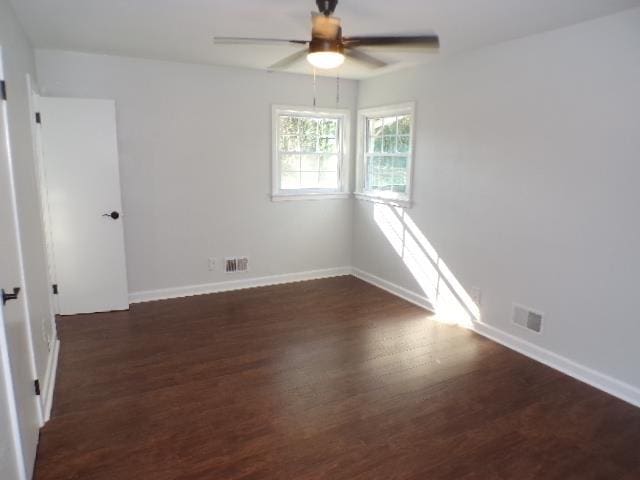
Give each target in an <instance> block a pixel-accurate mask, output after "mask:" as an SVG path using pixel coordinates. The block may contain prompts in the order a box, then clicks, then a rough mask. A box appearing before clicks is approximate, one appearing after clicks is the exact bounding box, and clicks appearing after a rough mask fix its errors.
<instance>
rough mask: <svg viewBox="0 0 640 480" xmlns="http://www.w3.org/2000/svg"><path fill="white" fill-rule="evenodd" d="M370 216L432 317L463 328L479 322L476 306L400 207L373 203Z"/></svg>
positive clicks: (478, 312)
mask: <svg viewBox="0 0 640 480" xmlns="http://www.w3.org/2000/svg"><path fill="white" fill-rule="evenodd" d="M373 218H374V220H375V222H376V225H377V226H378V228H380V230H381V231H382V233H383V234H384V236H385V237H386V238H387V240H388V241H389V243H390V244H391V246H392V247H393V249H394V250H395V252H396V253H397V254H398V256H399V257H400V258H401V259H402V261H403V263H404V265H405V266H406V267H407V269H408V270H409V272H410V273H411V275H413V277H414V278H415V280H416V281H417V282H418V285H420V288H421V289H422V292H423V293H424V295H425V296H426V297H427V298H428V299H429V301H431V303H432V304H433V305H434V306H435V308H436V315H435V317H431V318H432V319H434V320H437V321H439V322H442V323H449V324H456V325H460V326H462V327H466V328H469V327H471V326H472V325H473V323H474V322H479V321H480V309H479V308H478V306H477V305H476V304H475V303H474V301H473V300H472V298H471V296H470V295H469V294H468V293H467V292H466V290H465V289H464V288H463V287H462V285H461V284H460V282H458V280H457V279H456V277H455V276H454V275H453V273H451V270H449V268H448V267H447V265H446V264H445V263H444V261H443V260H442V258H440V255H438V252H437V251H436V250H435V248H433V246H432V245H431V243H430V242H429V240H427V237H426V236H425V235H424V234H423V233H422V232H421V231H420V229H419V228H418V226H417V225H416V224H415V222H414V221H413V220H412V219H411V217H410V216H409V214H408V213H407V212H406V210H405V209H404V208H401V207H394V206H390V205H387V204H382V203H376V204H374V207H373Z"/></svg>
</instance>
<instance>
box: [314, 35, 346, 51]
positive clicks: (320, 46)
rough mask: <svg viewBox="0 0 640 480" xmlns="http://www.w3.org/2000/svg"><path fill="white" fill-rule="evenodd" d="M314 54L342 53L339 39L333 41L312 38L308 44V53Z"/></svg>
mask: <svg viewBox="0 0 640 480" xmlns="http://www.w3.org/2000/svg"><path fill="white" fill-rule="evenodd" d="M315 52H335V53H344V46H343V45H342V41H341V38H340V37H338V38H334V39H330V38H321V37H313V39H311V42H309V53H315Z"/></svg>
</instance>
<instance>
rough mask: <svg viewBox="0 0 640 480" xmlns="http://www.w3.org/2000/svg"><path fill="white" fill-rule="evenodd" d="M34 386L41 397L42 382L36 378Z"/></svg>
mask: <svg viewBox="0 0 640 480" xmlns="http://www.w3.org/2000/svg"><path fill="white" fill-rule="evenodd" d="M33 386H34V387H35V389H36V395H40V380H38V379H37V378H36V380H35V381H34V382H33Z"/></svg>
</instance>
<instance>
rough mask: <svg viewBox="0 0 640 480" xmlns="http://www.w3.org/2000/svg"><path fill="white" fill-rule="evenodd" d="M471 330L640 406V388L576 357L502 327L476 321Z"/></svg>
mask: <svg viewBox="0 0 640 480" xmlns="http://www.w3.org/2000/svg"><path fill="white" fill-rule="evenodd" d="M472 330H473V331H475V332H476V333H478V334H480V335H482V336H484V337H487V338H489V339H490V340H493V341H494V342H497V343H499V344H501V345H504V346H505V347H507V348H510V349H511V350H515V351H516V352H519V353H521V354H523V355H526V356H527V357H529V358H533V359H534V360H537V361H538V362H540V363H544V364H545V365H547V366H549V367H551V368H554V369H556V370H559V371H560V372H562V373H564V374H566V375H569V376H570V377H573V378H575V379H577V380H580V381H581V382H584V383H586V384H588V385H591V386H592V387H594V388H597V389H598V390H602V391H603V392H606V393H608V394H610V395H613V396H614V397H617V398H619V399H621V400H624V401H625V402H627V403H630V404H631V405H635V406H636V407H640V388H637V387H634V386H633V385H630V384H628V383H625V382H623V381H621V380H617V379H615V378H613V377H610V376H609V375H606V374H604V373H602V372H598V371H597V370H594V369H592V368H589V367H587V366H585V365H582V364H580V363H577V362H574V361H573V360H571V359H569V358H566V357H563V356H562V355H558V354H557V353H554V352H552V351H551V350H547V349H546V348H542V347H540V346H538V345H535V344H533V343H531V342H527V341H526V340H523V339H522V338H519V337H516V336H514V335H512V334H510V333H507V332H505V331H503V330H500V329H499V328H496V327H494V326H492V325H487V324H486V323H475V324H474V325H473V327H472Z"/></svg>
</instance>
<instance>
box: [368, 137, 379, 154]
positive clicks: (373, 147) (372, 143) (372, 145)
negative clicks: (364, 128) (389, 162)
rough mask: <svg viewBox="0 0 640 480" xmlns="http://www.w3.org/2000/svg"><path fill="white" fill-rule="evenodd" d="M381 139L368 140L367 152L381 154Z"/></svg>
mask: <svg viewBox="0 0 640 480" xmlns="http://www.w3.org/2000/svg"><path fill="white" fill-rule="evenodd" d="M381 151H382V137H372V138H370V139H369V144H368V149H367V152H381Z"/></svg>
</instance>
